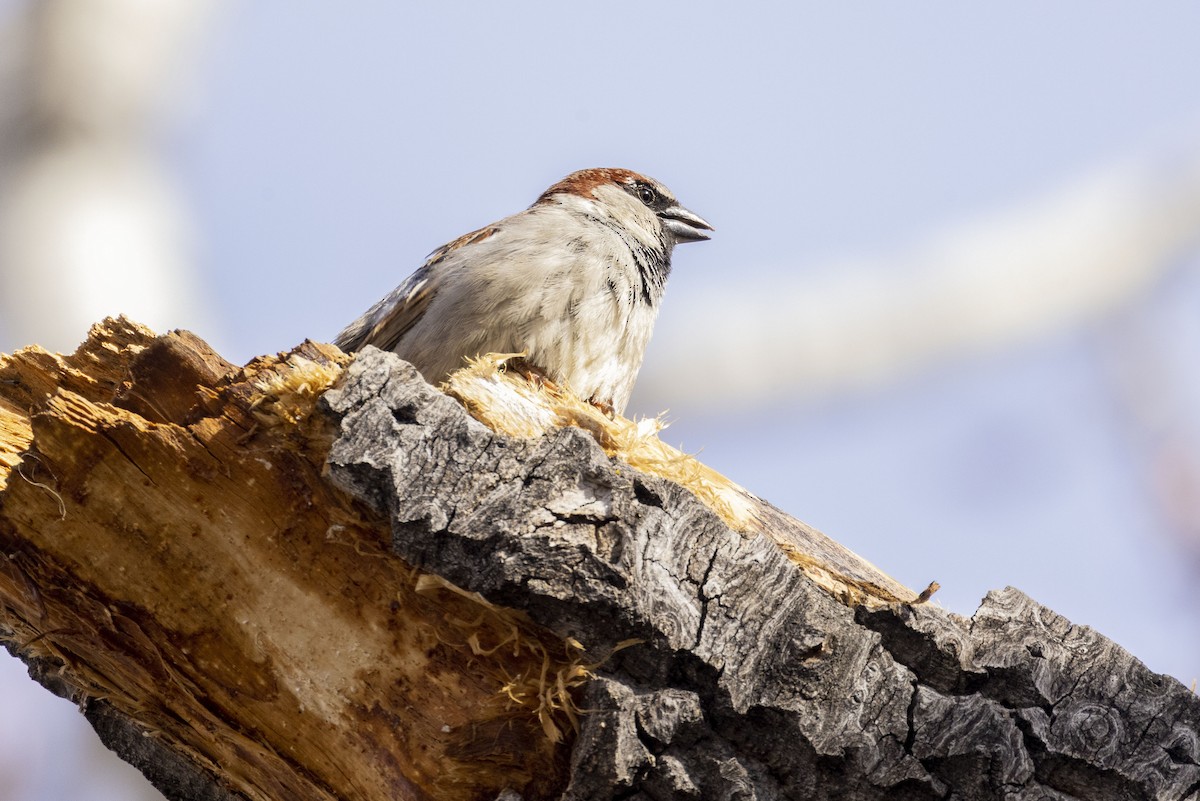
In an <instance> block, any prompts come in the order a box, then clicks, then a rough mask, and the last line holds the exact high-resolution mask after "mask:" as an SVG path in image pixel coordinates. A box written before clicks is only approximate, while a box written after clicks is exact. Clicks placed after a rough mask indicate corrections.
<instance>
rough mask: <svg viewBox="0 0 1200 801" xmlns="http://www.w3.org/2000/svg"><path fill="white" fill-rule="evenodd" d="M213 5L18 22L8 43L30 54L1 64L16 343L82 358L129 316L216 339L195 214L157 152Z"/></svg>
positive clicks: (7, 331)
mask: <svg viewBox="0 0 1200 801" xmlns="http://www.w3.org/2000/svg"><path fill="white" fill-rule="evenodd" d="M214 4H215V0H189V1H184V0H173V2H169V3H163V2H158V0H88V1H87V2H78V0H43V1H42V2H40V3H33V4H30V5H29V7H28V8H27V9H25V12H24V13H23V14H18V15H17V16H16V17H14V19H13V20H12V21H11V22H10V28H9V29H8V30H7V31H5V33H4V35H3V37H2V39H3V40H4V41H6V42H9V43H11V44H12V45H13V46H14V51H19V53H20V56H19V57H9V58H6V59H4V60H3V63H2V64H0V66H2V67H3V68H4V73H3V76H2V79H3V83H4V86H3V87H2V88H0V97H3V98H4V99H5V101H6V102H7V103H9V104H10V111H9V112H8V113H6V114H5V115H4V116H3V118H0V125H2V126H3V130H0V135H2V136H0V180H2V182H0V327H2V329H3V330H2V331H0V337H2V339H3V342H4V343H5V344H8V345H10V346H11V347H16V346H20V345H24V344H29V343H33V342H37V343H39V344H41V345H44V346H46V347H48V348H50V349H52V350H70V349H72V348H73V347H74V346H75V345H76V344H77V343H78V342H80V341H81V340H82V339H83V337H84V335H85V334H86V332H87V329H88V326H89V325H90V324H91V323H94V322H96V321H98V320H99V319H101V318H103V317H104V316H106V315H110V314H118V313H124V314H128V315H130V316H132V317H134V318H135V319H137V320H139V321H141V322H144V323H146V324H148V325H150V326H152V327H157V328H160V329H163V328H174V327H177V326H189V327H195V328H200V329H202V330H203V329H206V328H208V325H207V322H206V314H205V309H204V304H203V302H202V301H201V299H200V293H199V292H198V291H197V289H196V284H197V282H196V281H195V279H194V277H193V274H192V270H191V263H192V248H191V237H190V230H189V220H188V216H187V214H186V212H185V209H184V205H183V203H182V201H181V200H180V199H179V196H178V195H177V193H176V192H175V190H174V188H173V186H172V185H171V183H170V180H169V178H168V177H167V175H166V174H165V172H164V171H163V170H162V168H161V166H160V164H159V160H158V158H157V156H156V153H155V152H154V149H153V141H154V138H155V135H156V133H157V130H156V129H157V127H158V126H159V124H160V123H161V121H162V119H163V118H164V117H166V116H167V114H166V112H167V111H168V110H169V107H170V106H173V105H176V104H175V103H174V100H175V99H176V98H177V97H178V96H179V95H180V92H179V87H180V84H181V83H182V78H183V75H184V69H183V68H184V67H187V66H189V64H190V61H191V57H192V56H194V55H196V54H197V52H198V45H199V44H200V34H202V33H203V31H204V30H205V29H206V28H207V25H206V23H207V22H208V20H209V17H210V16H211V12H212V9H213V7H214ZM12 107H16V108H18V109H19V110H18V111H12V110H11V108H12ZM6 349H7V348H6Z"/></svg>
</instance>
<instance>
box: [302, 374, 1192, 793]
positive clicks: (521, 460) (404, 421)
mask: <svg viewBox="0 0 1200 801" xmlns="http://www.w3.org/2000/svg"><path fill="white" fill-rule="evenodd" d="M323 402H324V403H326V404H328V406H329V407H330V408H331V409H332V410H333V411H334V412H335V413H337V414H338V415H340V416H341V418H342V421H341V426H340V435H339V438H338V440H337V441H336V442H335V443H334V446H333V448H332V450H331V452H330V457H329V466H330V477H331V479H332V480H333V481H334V482H335V483H337V484H338V485H339V486H341V487H343V488H345V489H346V491H348V492H350V493H351V494H353V495H355V496H356V497H358V498H361V499H362V500H364V501H366V502H368V503H370V504H371V505H372V506H373V507H374V508H376V509H378V510H380V511H381V512H383V513H385V514H386V515H387V516H388V517H389V518H390V519H391V521H392V533H393V540H392V542H393V547H394V548H395V550H396V552H397V553H399V554H400V555H401V556H403V557H404V558H405V559H407V560H409V561H411V562H412V563H414V564H416V565H419V566H420V567H421V568H422V569H425V570H429V571H431V572H434V573H437V574H438V575H441V576H444V577H446V578H448V579H449V580H451V581H453V582H455V583H456V584H460V585H461V586H464V587H467V588H470V589H473V590H476V591H479V592H480V593H482V594H483V595H485V596H486V597H488V598H489V599H490V600H493V601H496V602H498V603H502V604H505V605H507V606H509V607H513V608H516V609H520V610H522V611H524V612H526V613H527V614H528V615H529V616H530V617H531V618H532V619H534V620H536V621H538V622H540V623H542V624H544V625H545V626H547V627H549V628H551V629H553V630H554V631H556V632H558V633H560V634H562V635H563V636H569V637H574V638H577V639H578V640H579V641H580V642H582V643H583V645H584V646H585V647H587V648H589V649H592V650H596V651H600V652H604V651H607V650H609V649H612V648H613V647H614V646H615V645H616V644H617V643H620V642H622V641H625V640H628V639H630V638H637V639H639V640H641V644H639V645H637V646H634V647H630V648H627V649H625V650H622V651H620V652H618V653H616V654H615V655H614V656H613V658H612V659H611V660H610V661H609V662H607V663H606V664H605V665H604V666H603V668H602V670H601V671H600V676H599V677H598V678H597V679H596V680H594V681H593V682H591V683H590V685H589V688H588V695H587V698H586V700H585V702H584V706H585V707H587V708H589V709H592V710H594V712H593V713H592V714H590V715H587V716H585V717H584V719H583V724H582V725H583V729H582V732H581V734H580V737H579V740H578V741H577V743H576V745H575V749H574V752H573V756H572V760H573V761H572V773H571V783H570V786H569V787H568V789H567V791H566V794H565V796H564V797H565V798H570V799H576V800H578V801H582V799H617V798H652V799H662V798H696V799H710V798H759V799H774V798H795V799H843V800H845V799H850V800H851V801H853V800H854V799H946V798H953V799H1000V798H1004V799H1072V798H1080V799H1113V801H1116V800H1117V799H1121V801H1129V800H1130V799H1171V800H1172V801H1176V800H1177V799H1187V798H1194V797H1196V796H1197V793H1198V792H1200V701H1198V700H1197V698H1196V696H1195V695H1194V694H1192V693H1191V692H1190V691H1188V690H1187V689H1186V688H1184V687H1183V686H1182V685H1180V684H1179V683H1178V682H1177V681H1175V680H1174V679H1171V678H1168V677H1165V676H1160V675H1156V674H1154V673H1152V672H1150V671H1149V670H1147V669H1146V667H1145V666H1143V665H1142V664H1141V663H1140V662H1138V661H1137V660H1136V659H1134V658H1133V657H1132V656H1130V655H1129V654H1128V653H1126V652H1125V651H1123V650H1122V649H1120V648H1119V647H1117V646H1116V645H1114V644H1113V643H1111V642H1110V641H1108V640H1106V639H1104V638H1103V637H1102V636H1100V635H1099V634H1097V633H1096V632H1094V631H1092V630H1091V629H1088V628H1086V627H1082V626H1072V625H1071V624H1070V623H1069V622H1068V621H1066V620H1065V619H1064V618H1062V617H1061V616H1059V615H1057V614H1055V613H1054V612H1052V611H1050V610H1048V609H1046V608H1044V607H1042V606H1040V605H1038V604H1037V603H1035V602H1034V601H1032V600H1030V599H1029V598H1027V597H1025V596H1024V595H1022V594H1021V593H1020V592H1019V591H1017V590H1014V589H1011V588H1010V589H1006V590H1003V591H999V592H993V593H990V594H989V595H988V596H987V598H986V599H985V600H984V602H983V605H982V606H981V607H980V609H979V611H978V612H976V614H975V615H974V617H973V618H971V619H969V620H968V619H964V618H961V617H958V616H956V615H952V614H949V613H947V612H945V611H944V610H942V609H940V608H938V607H936V606H932V605H929V604H923V605H911V604H904V603H893V604H883V605H881V604H878V603H865V602H863V599H862V598H855V597H854V596H853V595H852V594H850V595H847V594H846V593H842V592H838V591H837V590H835V589H831V588H829V587H822V586H819V585H818V584H817V583H815V582H814V581H812V580H811V579H810V578H809V577H808V576H807V575H805V573H804V572H802V571H801V570H798V569H797V565H796V563H795V562H794V561H793V559H790V558H789V556H788V554H787V553H785V550H784V549H782V548H781V547H780V546H779V544H778V543H777V542H776V541H775V540H774V539H773V538H772V537H770V536H766V535H765V533H758V534H755V535H753V536H749V537H748V536H744V535H742V534H739V533H737V532H735V531H733V530H731V529H730V528H729V526H727V525H726V524H725V523H724V522H723V521H722V520H721V519H719V517H718V516H717V515H716V514H715V513H714V512H713V511H712V510H710V509H709V508H708V507H706V506H705V505H704V504H702V503H700V502H699V501H698V500H697V499H696V498H695V497H694V496H693V495H692V494H691V493H689V492H688V491H686V490H685V489H683V488H682V487H680V486H679V485H677V484H673V483H670V482H667V481H665V480H663V479H661V478H657V477H654V476H649V475H646V474H645V473H640V472H636V471H632V470H630V469H628V468H626V467H624V466H623V465H622V463H621V462H619V461H616V460H614V459H611V458H610V457H608V456H607V455H606V454H605V453H604V452H603V450H602V449H601V448H600V447H599V446H598V444H597V442H596V439H595V438H594V437H593V436H591V435H589V434H587V433H585V432H584V431H582V430H580V429H578V428H563V429H557V430H553V431H551V432H550V433H547V434H545V435H544V436H542V437H541V438H539V439H533V440H518V439H512V438H509V437H504V436H500V435H497V434H495V433H493V432H492V431H490V430H488V429H486V428H484V427H482V426H478V425H476V424H475V423H474V421H473V420H471V419H470V418H468V417H467V416H466V415H464V414H463V413H462V410H461V408H460V407H459V405H458V404H456V403H454V402H453V401H451V400H450V399H448V398H446V397H445V396H443V395H441V394H440V393H438V392H436V391H434V390H433V389H432V388H430V387H428V386H427V385H425V384H424V383H423V382H422V381H420V379H419V377H418V376H417V375H416V374H415V373H414V371H413V370H412V369H411V368H410V367H409V366H407V365H405V364H404V363H403V362H400V361H399V360H398V359H396V358H395V357H394V356H392V355H390V354H384V353H379V352H377V351H369V352H366V353H362V354H360V355H359V356H358V358H357V360H356V361H355V363H354V364H353V365H351V366H350V368H349V370H348V372H347V377H346V379H345V381H343V383H342V384H341V385H340V386H339V387H338V388H337V389H335V390H333V391H331V392H329V393H327V394H326V395H325V396H324V398H323ZM463 465H469V469H466V470H464V469H462V466H463ZM774 514H779V513H778V512H775V513H774ZM864 569H865V568H864ZM847 602H849V603H847Z"/></svg>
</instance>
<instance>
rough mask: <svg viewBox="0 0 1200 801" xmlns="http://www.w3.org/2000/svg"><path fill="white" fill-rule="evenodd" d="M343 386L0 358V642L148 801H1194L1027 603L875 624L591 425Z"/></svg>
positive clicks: (853, 592)
mask: <svg viewBox="0 0 1200 801" xmlns="http://www.w3.org/2000/svg"><path fill="white" fill-rule="evenodd" d="M0 358H2V357H0ZM344 363H345V360H344V357H343V356H342V355H341V354H339V353H337V352H336V351H335V350H333V349H330V348H327V347H326V346H319V345H313V344H311V343H306V344H305V345H302V346H300V347H299V348H297V349H296V350H294V351H293V352H292V353H290V354H285V355H281V357H279V358H264V359H260V360H256V361H255V362H252V363H251V364H250V365H247V366H246V367H245V368H242V369H233V368H231V367H230V366H228V365H226V364H224V363H223V362H221V361H220V360H219V358H218V357H216V356H215V354H212V353H211V352H210V351H208V349H207V348H206V347H205V346H204V345H203V343H202V342H200V341H199V340H196V339H194V338H191V337H189V336H187V335H184V334H174V335H167V336H166V337H157V338H156V337H154V336H153V335H151V334H150V333H149V332H146V331H145V330H144V329H139V328H137V327H136V326H133V325H131V324H128V323H125V322H123V321H109V322H108V323H107V324H106V326H104V327H100V328H98V329H97V331H96V332H95V334H94V336H93V337H92V339H91V340H89V343H88V344H86V345H85V346H84V347H83V348H82V349H81V351H80V352H79V353H77V354H76V355H75V356H74V357H70V358H67V359H61V358H58V357H53V356H50V355H49V354H44V353H40V352H38V351H25V352H22V353H20V354H17V355H16V356H14V357H9V358H7V359H3V360H0V553H3V554H5V556H4V557H3V558H0V602H2V603H3V607H2V612H0V615H2V616H0V639H4V640H6V641H7V644H8V647H9V648H10V649H11V650H13V651H14V652H15V653H17V654H18V655H20V656H21V657H22V658H25V659H26V660H27V661H28V662H30V664H31V671H32V673H33V674H34V675H35V678H38V679H39V680H40V681H42V682H43V683H45V684H47V686H49V687H51V688H52V689H54V690H55V691H57V692H59V693H60V694H65V695H68V696H70V697H72V698H75V699H76V700H77V701H80V702H81V704H82V705H83V707H84V708H85V710H86V711H87V713H88V715H89V719H91V720H92V721H93V724H94V725H96V726H97V729H98V730H99V731H101V733H102V736H104V737H105V738H106V742H108V743H110V745H111V746H112V747H114V748H115V749H116V750H117V751H118V752H119V753H121V754H122V755H124V756H125V757H126V758H127V759H130V760H131V761H133V762H134V763H135V764H138V765H139V767H141V768H142V769H143V770H144V771H145V772H147V774H148V775H150V776H151V777H152V778H155V780H156V782H157V783H158V784H159V786H160V787H162V788H163V789H164V791H165V792H166V793H167V794H168V795H169V796H170V797H172V798H174V799H180V800H181V801H192V800H193V799H226V798H233V797H243V798H264V799H265V798H280V799H282V798H339V799H351V798H354V799H358V798H368V799H369V798H384V797H394V798H479V799H492V798H504V799H507V800H508V801H512V799H517V798H525V799H534V798H551V797H560V796H561V797H563V798H569V799H576V800H577V801H583V799H630V798H639V799H667V798H691V799H721V798H758V799H774V798H795V799H850V800H851V801H854V800H855V799H901V801H904V800H905V799H948V798H952V799H993V798H994V799H1001V798H1003V799H1084V798H1086V799H1170V800H1171V801H1177V800H1179V799H1194V798H1197V797H1200V702H1198V701H1197V699H1196V697H1195V696H1194V695H1193V694H1192V693H1190V692H1189V691H1188V690H1186V689H1185V688H1184V687H1182V686H1181V685H1180V684H1179V683H1178V682H1176V681H1174V680H1173V679H1169V678H1166V677H1163V676H1158V675H1155V674H1153V673H1151V672H1150V671H1148V670H1147V669H1146V668H1145V667H1144V666H1143V665H1141V664H1140V663H1139V662H1137V660H1136V659H1134V658H1133V657H1131V656H1130V655H1129V654H1127V653H1126V652H1124V651H1123V650H1121V649H1120V648H1118V647H1117V646H1115V645H1113V644H1112V643H1111V642H1109V641H1107V640H1105V639H1104V638H1103V637H1101V636H1100V635H1098V634H1096V633H1095V632H1093V631H1091V630H1090V629H1087V628H1085V627H1075V626H1072V625H1071V624H1070V623H1068V622H1067V621H1066V620H1064V619H1063V618H1061V617H1060V616H1058V615H1056V614H1055V613H1053V612H1051V611H1050V610H1047V609H1045V608H1044V607H1041V606H1039V605H1038V604H1036V603H1035V602H1033V601H1032V600H1030V599H1028V598H1026V597H1025V596H1024V595H1022V594H1021V593H1019V592H1018V591H1016V590H1012V589H1008V590H1004V591H1000V592H994V593H991V594H989V596H988V597H987V598H986V599H985V600H984V603H983V605H982V606H981V607H980V609H979V611H978V612H976V614H975V615H974V617H972V618H971V619H965V618H961V617H958V616H955V615H951V614H948V613H946V612H945V611H943V610H941V609H940V608H938V607H936V606H933V605H930V604H911V603H904V602H901V601H896V600H894V599H897V598H899V599H905V598H907V599H910V600H911V599H913V597H914V594H913V593H912V592H911V591H909V590H907V589H905V588H903V587H901V586H900V585H898V584H896V583H895V582H893V581H892V580H891V579H889V578H887V577H886V575H884V574H882V573H881V572H880V571H878V570H877V569H875V568H873V567H871V566H870V565H869V564H867V563H865V562H863V561H862V560H860V559H858V558H857V557H855V556H854V555H853V554H850V553H849V552H848V551H845V550H844V549H841V548H840V546H837V544H836V543H833V542H832V541H831V540H828V538H825V537H824V535H821V534H820V533H819V532H815V531H813V530H812V529H809V528H808V527H805V526H803V524H800V523H798V522H797V521H793V520H791V519H790V518H786V516H784V515H782V513H780V512H778V510H774V509H772V508H771V507H769V506H768V505H766V504H763V503H762V502H760V501H758V499H755V498H753V496H752V495H749V494H748V493H744V491H742V490H740V489H735V491H734V493H735V494H734V496H728V495H726V496H723V497H724V498H725V501H728V500H729V499H730V498H731V497H732V498H733V500H734V501H736V502H735V503H734V504H733V506H732V507H731V506H729V505H728V504H726V503H725V501H723V500H721V498H720V497H718V498H717V499H716V500H715V501H714V498H713V496H712V493H711V492H709V490H711V489H712V486H710V485H712V483H713V482H716V484H718V485H719V484H720V482H719V481H718V480H717V479H719V477H716V478H713V476H711V475H707V474H705V475H704V476H703V477H702V481H703V482H708V483H707V484H705V490H704V491H702V492H700V494H699V495H697V494H694V493H693V492H691V491H689V490H688V489H686V488H684V487H683V486H681V485H680V484H678V483H675V482H673V481H669V480H667V479H665V478H663V477H662V476H661V475H653V474H652V473H650V472H646V471H645V470H635V469H632V468H631V467H629V466H628V464H627V463H625V462H623V461H622V460H621V458H619V457H617V456H614V455H612V453H619V452H620V448H619V447H615V446H614V445H613V440H614V436H613V432H612V431H611V430H610V429H608V428H607V427H606V425H607V424H606V423H605V422H604V421H603V420H600V421H597V420H582V419H580V420H577V421H576V422H577V423H578V424H579V425H582V426H583V427H584V428H586V429H587V430H584V428H580V427H574V426H569V427H565V428H562V427H558V426H559V425H561V423H562V422H563V420H561V419H559V417H558V416H557V415H558V413H551V414H550V416H549V417H548V418H546V419H552V424H550V425H548V426H546V427H544V428H541V429H539V430H538V431H537V432H530V433H537V434H538V435H537V436H527V437H516V436H511V435H508V434H502V433H498V432H497V431H495V430H493V429H492V428H489V427H488V426H485V425H483V424H481V423H480V422H478V421H477V420H476V419H474V418H473V417H472V416H471V415H470V414H468V413H467V412H466V411H465V410H464V405H463V404H462V403H460V402H459V401H457V400H455V399H453V398H451V397H448V396H447V395H444V394H442V393H441V392H438V391H437V390H435V389H433V388H432V387H430V386H428V385H427V384H425V383H424V382H423V381H422V380H421V379H420V377H419V376H418V375H417V374H416V372H415V371H414V370H413V369H412V368H411V367H410V366H408V365H407V364H405V363H404V362H402V361H401V360H399V359H398V358H396V357H395V356H393V355H391V354H384V353H380V352H378V351H375V350H373V349H368V350H367V351H365V352H363V353H361V354H359V355H358V356H357V357H356V359H355V360H354V361H353V362H352V363H351V364H349V366H348V367H347V368H346V369H345V370H344V372H343V369H342V365H343V364H344ZM478 378H479V381H480V382H483V383H477V385H476V386H474V388H471V387H466V388H464V387H458V388H456V389H455V391H456V394H458V395H459V397H461V398H463V399H464V400H466V403H467V406H468V407H471V408H472V411H473V412H474V413H475V414H476V415H478V416H480V417H483V418H485V419H486V418H487V417H488V415H487V414H485V412H486V410H485V409H482V408H480V407H479V404H480V403H483V404H484V405H487V404H488V403H490V401H486V400H484V401H480V397H486V396H487V395H488V392H490V391H491V389H488V387H492V389H495V388H496V387H500V386H502V385H503V382H502V381H501V382H500V383H496V382H495V381H494V380H493V379H492V378H488V377H485V376H480V377H478ZM176 379H177V380H176ZM487 382H492V383H487ZM180 385H183V388H181V386H180ZM197 386H199V387H200V391H199V393H198V394H197V393H196V391H195V388H196V387H197ZM330 386H331V387H332V389H328V390H326V387H330ZM505 386H508V389H501V390H497V391H502V392H508V391H509V390H511V389H512V387H513V386H518V385H511V384H510V385H505ZM535 394H536V393H535ZM525 400H529V398H526V399H525ZM525 400H521V401H520V403H524V402H525ZM533 402H539V401H538V399H537V398H536V397H534V398H533ZM522 414H526V412H522ZM526 416H528V415H526ZM491 422H492V423H493V424H495V421H494V420H493V421H491ZM500 427H501V428H503V426H500ZM539 432H544V433H539ZM602 444H603V447H602ZM606 449H607V450H608V451H609V452H606ZM673 459H674V457H673V456H672V457H670V459H667V460H666V461H671V460H673ZM651 461H653V460H651ZM650 467H653V465H650ZM661 472H663V473H664V474H671V472H670V470H664V471H661ZM723 492H724V490H722V489H721V488H720V487H719V486H718V487H717V494H718V495H720V494H721V493H723ZM738 493H742V494H740V495H739V494H738ZM700 498H704V499H705V500H704V501H701V500H700ZM745 504H749V506H746V505H745ZM731 508H732V509H734V511H735V512H736V510H737V509H742V510H745V509H747V508H748V509H750V510H751V512H752V515H751V518H752V525H748V526H747V525H740V524H736V523H737V521H736V520H735V521H734V522H735V525H734V526H733V527H731V526H730V525H729V522H728V521H729V515H730V509H731ZM735 529H736V530H735ZM804 549H808V550H804ZM420 576H424V578H420ZM434 576H436V577H437V578H434ZM454 585H457V587H459V588H463V589H462V590H456V589H454ZM466 591H475V592H479V593H481V594H482V596H483V597H482V598H477V597H472V596H469V595H467V594H465V592H466ZM484 598H486V601H485V600H483V599H484ZM496 605H499V606H496ZM631 641H632V642H631ZM589 671H590V673H589ZM589 675H591V676H592V678H591V679H590V680H587V681H586V683H585V682H584V679H585V678H586V677H587V676H589ZM572 693H574V694H575V695H577V696H579V697H577V698H576V699H575V703H576V704H577V705H578V707H580V708H583V709H585V710H587V712H586V714H583V715H582V717H581V718H580V719H579V725H580V729H579V733H578V735H577V737H571V736H567V737H566V738H565V739H561V740H560V741H558V742H555V739H556V737H557V735H558V734H559V733H560V732H568V731H569V729H570V717H571V715H572V706H571V700H570V697H571V695H572ZM144 731H149V732H152V733H153V735H154V736H153V737H152V738H149V739H147V738H143V737H141V736H140V735H141V733H142V732H144ZM147 742H149V743H150V744H151V745H149V746H147ZM568 762H569V764H568Z"/></svg>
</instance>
